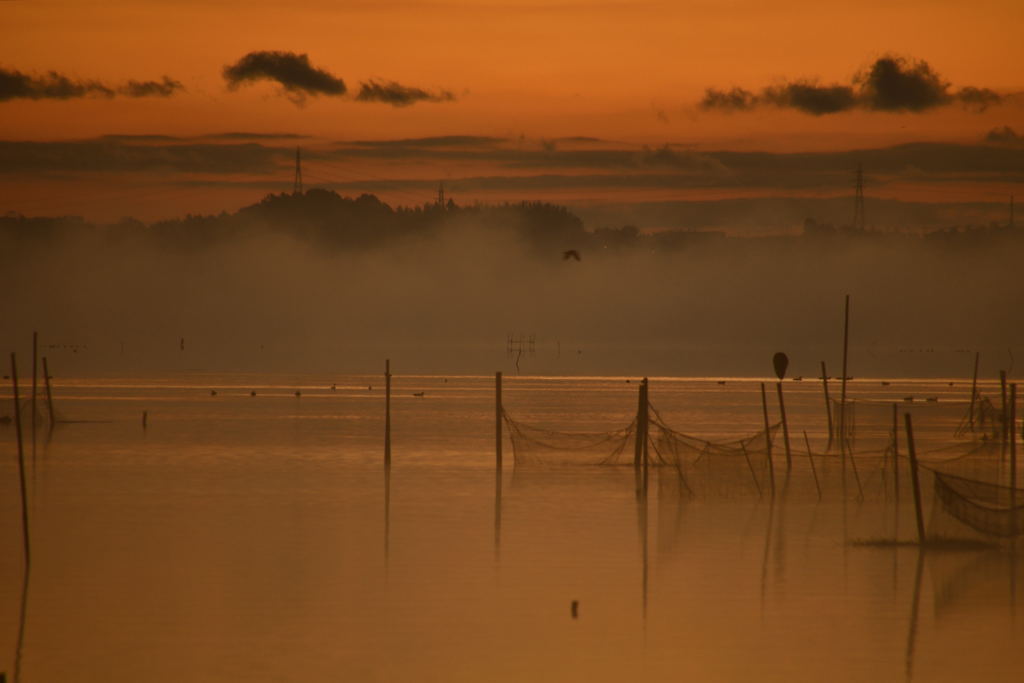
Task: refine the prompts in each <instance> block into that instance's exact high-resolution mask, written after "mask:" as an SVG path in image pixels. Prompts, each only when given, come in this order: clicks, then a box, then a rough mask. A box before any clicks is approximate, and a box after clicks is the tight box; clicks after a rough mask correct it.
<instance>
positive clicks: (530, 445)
mask: <svg viewBox="0 0 1024 683" xmlns="http://www.w3.org/2000/svg"><path fill="white" fill-rule="evenodd" d="M504 418H505V424H506V425H508V433H509V438H510V439H511V441H512V453H513V458H514V462H515V464H516V466H519V465H534V466H536V465H541V466H545V465H551V466H559V465H626V464H632V463H633V454H634V449H633V448H627V446H628V445H630V444H631V443H633V444H635V439H636V420H634V421H633V422H631V423H629V424H628V425H626V426H625V427H623V428H621V429H615V430H612V431H607V432H561V431H557V430H553V429H544V428H542V427H537V426H533V425H529V424H526V423H524V422H520V421H518V420H514V419H512V418H511V417H510V416H509V415H508V413H505V414H504Z"/></svg>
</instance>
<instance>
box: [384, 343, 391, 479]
mask: <svg viewBox="0 0 1024 683" xmlns="http://www.w3.org/2000/svg"><path fill="white" fill-rule="evenodd" d="M384 464H385V465H386V466H387V467H391V359H390V358H389V359H387V360H385V361H384Z"/></svg>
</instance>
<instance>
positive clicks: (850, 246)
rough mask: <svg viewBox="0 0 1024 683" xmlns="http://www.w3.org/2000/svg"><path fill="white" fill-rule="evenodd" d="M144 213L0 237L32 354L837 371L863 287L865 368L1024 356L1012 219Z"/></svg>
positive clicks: (574, 369)
mask: <svg viewBox="0 0 1024 683" xmlns="http://www.w3.org/2000/svg"><path fill="white" fill-rule="evenodd" d="M129 232H130V231H129ZM137 232H138V233H139V234H138V235H136V234H129V233H124V232H123V231H122V233H118V232H117V231H115V230H113V229H111V230H107V231H105V232H104V231H99V230H89V229H86V228H85V227H82V228H81V229H77V230H76V229H70V230H65V231H63V232H59V233H55V234H54V235H53V236H51V237H49V238H45V239H36V240H26V239H19V238H18V237H17V236H12V235H10V234H8V235H5V236H3V240H4V248H3V249H2V250H0V273H2V274H0V287H2V294H0V301H2V307H3V310H4V320H3V323H2V325H0V330H2V336H3V338H4V339H5V340H6V344H7V346H8V347H10V348H15V349H18V350H20V351H22V352H27V351H28V348H27V341H28V340H29V339H30V335H31V332H32V331H33V330H38V331H39V333H40V343H41V344H42V346H43V353H45V354H46V355H48V356H49V357H50V360H51V363H53V364H54V366H55V368H56V369H57V371H58V372H61V373H63V374H76V373H88V372H94V371H104V372H136V371H144V370H146V369H153V370H174V369H203V370H249V371H265V370H266V371H276V370H295V371H303V372H305V371H339V372H340V371H345V372H365V371H373V370H375V369H376V368H377V367H378V366H379V364H380V363H381V361H382V359H383V358H385V357H388V356H390V357H391V358H392V359H394V362H395V364H396V368H401V369H402V370H403V371H408V372H445V373H460V372H461V373H475V372H480V373H485V372H490V371H493V370H495V369H505V370H509V371H511V370H514V359H510V358H509V356H508V354H507V336H508V335H509V334H510V333H511V334H514V335H524V336H526V337H528V336H529V335H534V336H535V340H536V345H535V353H534V354H533V355H530V354H524V355H523V357H522V358H521V359H520V371H521V372H523V373H555V374H678V375H693V376H717V375H765V374H768V373H769V372H770V365H769V359H770V357H771V354H772V353H773V352H774V351H778V350H785V351H786V352H787V353H788V354H789V356H790V358H791V366H790V368H791V369H790V374H791V375H808V376H817V374H818V369H819V365H818V364H819V362H820V361H822V360H824V361H826V362H827V363H828V364H829V371H830V374H838V371H839V362H840V358H841V348H842V321H843V297H844V295H845V294H849V295H850V296H851V302H852V303H851V370H850V372H851V374H853V375H861V376H875V375H896V376H946V375H951V376H967V375H969V374H970V372H971V369H972V365H973V352H974V351H975V350H980V351H981V353H982V356H981V358H982V373H983V374H992V373H995V372H996V371H997V370H998V369H1000V368H1008V369H1012V366H1013V362H1014V357H1019V358H1021V359H1022V363H1024V349H1022V348H1021V347H1022V342H1024V323H1022V322H1021V318H1020V316H1019V315H1018V312H1017V311H1016V310H1015V304H1016V303H1017V302H1019V301H1020V300H1021V295H1022V293H1024V292H1022V284H1021V281H1020V278H1019V276H1018V272H1019V263H1018V262H1019V258H1018V253H1019V252H1020V242H1019V241H1018V240H1017V239H1016V238H1015V237H1013V236H1008V235H1007V234H1005V233H1002V234H997V233H993V234H990V235H988V236H975V237H970V238H969V237H967V236H964V234H963V233H960V235H959V236H953V237H947V238H946V239H923V238H920V237H917V236H913V237H911V236H900V235H874V236H871V235H869V236H863V235H861V236H853V237H843V236H841V235H840V236H832V237H828V238H813V237H807V236H794V237H779V238H763V239H742V238H721V237H719V238H715V239H710V238H709V239H696V238H694V239H690V240H689V242H686V240H685V239H684V238H681V241H682V242H683V244H682V245H681V246H678V245H677V246H675V247H672V248H668V247H665V246H664V244H661V243H656V242H655V241H653V238H650V239H647V240H644V239H640V240H633V242H632V243H631V244H627V245H626V246H620V245H619V243H618V242H615V240H614V239H612V238H613V237H615V235H611V236H609V234H605V235H603V236H601V237H595V233H593V232H588V233H580V234H577V235H573V234H571V233H566V234H565V235H563V236H557V235H556V236H554V237H551V238H544V239H537V238H536V235H534V236H533V237H532V238H529V237H526V236H524V235H525V234H526V233H525V232H524V231H522V230H518V231H517V230H515V229H504V228H502V229H495V228H494V227H493V226H491V225H488V224H487V223H486V218H485V217H484V218H481V217H479V216H478V217H474V216H472V215H466V214H460V215H458V216H455V217H452V218H450V219H449V220H447V221H445V222H444V223H443V224H442V227H439V228H436V229H433V230H431V231H430V232H424V233H422V234H419V235H413V236H403V237H401V238H396V239H393V240H388V241H386V242H384V243H382V244H375V245H366V246H359V247H338V246H334V245H326V244H324V243H322V242H320V241H316V240H311V239H305V238H303V237H301V236H296V235H295V234H293V233H288V232H282V231H280V230H274V229H267V228H265V227H261V226H258V225H252V226H244V225H243V228H242V229H237V230H236V231H235V233H234V234H233V235H232V236H231V238H230V239H221V240H214V241H211V242H210V243H204V244H199V245H182V244H170V245H168V244H167V243H166V242H161V240H159V239H155V238H153V234H154V231H153V230H152V229H150V231H149V233H147V234H148V237H147V238H145V239H144V238H142V237H141V236H140V235H142V234H143V229H142V228H139V230H138V231H137ZM680 234H682V235H684V236H685V235H686V234H687V233H680ZM691 236H692V234H691ZM580 242H583V243H582V244H581V243H580ZM620 242H621V240H620ZM568 249H576V250H578V251H579V253H580V256H581V259H580V260H579V261H577V260H575V259H572V258H569V259H564V258H563V251H565V250H568ZM182 338H184V349H183V350H182V349H181V340H182Z"/></svg>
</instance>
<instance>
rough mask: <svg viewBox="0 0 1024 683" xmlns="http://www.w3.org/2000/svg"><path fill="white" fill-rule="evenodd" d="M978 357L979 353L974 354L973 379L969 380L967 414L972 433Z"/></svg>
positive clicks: (976, 391)
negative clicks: (968, 410) (969, 396)
mask: <svg viewBox="0 0 1024 683" xmlns="http://www.w3.org/2000/svg"><path fill="white" fill-rule="evenodd" d="M980 356H981V352H979V351H975V352H974V379H972V380H971V407H970V412H969V413H968V415H969V422H970V425H971V431H974V405H975V403H977V401H978V358H979V357H980Z"/></svg>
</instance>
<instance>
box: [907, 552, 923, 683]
mask: <svg viewBox="0 0 1024 683" xmlns="http://www.w3.org/2000/svg"><path fill="white" fill-rule="evenodd" d="M923 573H924V549H923V548H922V549H920V550H918V552H917V570H916V571H915V572H914V600H913V602H912V603H911V605H910V625H909V627H908V629H907V653H906V669H905V675H906V680H907V681H908V683H909V681H910V680H911V679H912V678H913V677H914V645H915V644H916V642H917V613H918V610H919V608H920V605H921V575H922V574H923Z"/></svg>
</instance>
